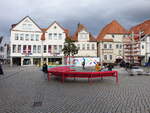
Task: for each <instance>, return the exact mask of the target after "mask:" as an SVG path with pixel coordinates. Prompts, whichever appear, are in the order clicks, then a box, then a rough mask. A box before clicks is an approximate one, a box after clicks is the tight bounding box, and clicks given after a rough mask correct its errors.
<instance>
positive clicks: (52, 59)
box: [10, 16, 69, 65]
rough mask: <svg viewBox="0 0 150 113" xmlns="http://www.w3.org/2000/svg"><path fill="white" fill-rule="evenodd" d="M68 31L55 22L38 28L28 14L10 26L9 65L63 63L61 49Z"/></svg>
mask: <svg viewBox="0 0 150 113" xmlns="http://www.w3.org/2000/svg"><path fill="white" fill-rule="evenodd" d="M68 35H69V31H68V30H67V29H64V28H63V27H62V26H60V25H59V24H58V23H57V22H54V23H52V24H51V25H50V26H49V27H48V28H40V27H39V26H38V25H37V24H36V23H35V22H34V21H33V20H32V19H31V18H30V17H29V16H26V17H25V18H23V19H22V20H21V21H20V22H18V23H17V24H13V25H12V28H11V38H10V43H11V44H10V45H11V54H10V56H11V65H12V64H17V65H41V64H43V61H44V62H47V64H48V63H52V64H54V63H57V64H62V63H63V54H62V51H61V49H62V48H63V43H64V41H65V38H66V37H67V36H68Z"/></svg>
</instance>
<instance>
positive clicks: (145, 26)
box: [129, 20, 150, 34]
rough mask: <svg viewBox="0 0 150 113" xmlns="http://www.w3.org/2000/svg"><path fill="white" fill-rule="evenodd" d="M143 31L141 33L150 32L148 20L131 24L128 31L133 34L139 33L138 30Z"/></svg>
mask: <svg viewBox="0 0 150 113" xmlns="http://www.w3.org/2000/svg"><path fill="white" fill-rule="evenodd" d="M142 31H144V32H143V34H150V20H146V21H144V22H142V23H140V24H138V25H136V26H133V27H132V28H131V29H130V30H129V32H130V33H132V32H134V33H135V34H139V32H142Z"/></svg>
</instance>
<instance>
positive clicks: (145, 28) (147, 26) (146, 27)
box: [130, 20, 150, 65]
mask: <svg viewBox="0 0 150 113" xmlns="http://www.w3.org/2000/svg"><path fill="white" fill-rule="evenodd" d="M130 33H133V35H134V37H138V43H139V48H140V50H139V51H140V53H139V60H140V64H141V65H145V64H146V63H150V20H146V21H144V22H142V23H140V24H138V25H136V26H133V27H132V28H131V29H130Z"/></svg>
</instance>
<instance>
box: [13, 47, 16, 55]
mask: <svg viewBox="0 0 150 113" xmlns="http://www.w3.org/2000/svg"><path fill="white" fill-rule="evenodd" d="M13 53H16V45H13Z"/></svg>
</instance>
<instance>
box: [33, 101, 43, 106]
mask: <svg viewBox="0 0 150 113" xmlns="http://www.w3.org/2000/svg"><path fill="white" fill-rule="evenodd" d="M41 106H42V101H37V102H34V103H33V107H41Z"/></svg>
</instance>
